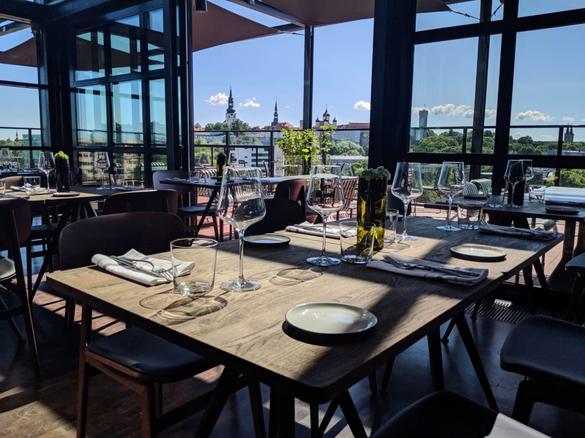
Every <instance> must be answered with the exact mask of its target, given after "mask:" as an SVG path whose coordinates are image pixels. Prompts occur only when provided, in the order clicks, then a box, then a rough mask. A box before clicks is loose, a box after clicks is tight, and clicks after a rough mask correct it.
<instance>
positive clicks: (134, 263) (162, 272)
mask: <svg viewBox="0 0 585 438" xmlns="http://www.w3.org/2000/svg"><path fill="white" fill-rule="evenodd" d="M111 258H112V259H113V260H115V261H117V262H118V263H121V264H123V265H126V266H130V267H132V268H134V269H136V270H138V271H142V272H146V273H148V274H154V275H155V276H158V277H162V278H164V279H165V280H168V281H172V280H173V274H172V273H171V269H164V268H157V267H156V266H155V265H154V263H152V262H151V261H149V260H139V259H131V258H128V257H122V256H111ZM138 263H146V264H148V265H150V266H151V269H150V270H147V269H141V268H140V267H139V266H138Z"/></svg>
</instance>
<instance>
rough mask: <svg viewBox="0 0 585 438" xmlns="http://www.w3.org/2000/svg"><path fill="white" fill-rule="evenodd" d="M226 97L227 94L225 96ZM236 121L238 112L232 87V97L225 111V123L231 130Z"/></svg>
mask: <svg viewBox="0 0 585 438" xmlns="http://www.w3.org/2000/svg"><path fill="white" fill-rule="evenodd" d="M224 96H225V94H224ZM235 121H236V110H235V108H234V98H233V96H232V88H231V87H230V97H229V98H228V107H227V110H226V111H225V122H226V123H227V125H228V127H230V128H231V126H232V123H234V122H235Z"/></svg>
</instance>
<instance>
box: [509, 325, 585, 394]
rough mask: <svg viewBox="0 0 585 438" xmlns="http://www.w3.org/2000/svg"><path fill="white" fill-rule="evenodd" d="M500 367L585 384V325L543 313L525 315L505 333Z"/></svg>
mask: <svg viewBox="0 0 585 438" xmlns="http://www.w3.org/2000/svg"><path fill="white" fill-rule="evenodd" d="M500 362H501V365H502V368H503V369H505V370H507V371H512V372H515V373H519V374H523V375H525V376H528V377H532V378H544V379H549V380H550V379H553V380H557V381H561V382H564V383H568V384H571V385H574V384H578V385H585V366H584V364H585V327H581V326H578V325H576V324H572V323H569V322H566V321H561V320H559V319H554V318H549V317H545V316H531V317H529V318H526V319H525V320H524V321H522V322H521V323H520V324H518V325H517V326H516V328H514V330H512V332H511V333H510V334H509V335H508V338H507V339H506V342H504V346H503V347H502V351H501V353H500Z"/></svg>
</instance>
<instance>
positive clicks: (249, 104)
mask: <svg viewBox="0 0 585 438" xmlns="http://www.w3.org/2000/svg"><path fill="white" fill-rule="evenodd" d="M239 106H241V107H244V108H259V107H260V102H258V101H257V100H256V98H255V97H252V98H251V99H246V100H245V102H244V103H241V102H240V104H239Z"/></svg>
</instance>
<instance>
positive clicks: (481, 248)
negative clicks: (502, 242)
mask: <svg viewBox="0 0 585 438" xmlns="http://www.w3.org/2000/svg"><path fill="white" fill-rule="evenodd" d="M449 251H451V254H453V255H454V256H455V257H459V258H462V259H465V260H476V261H479V262H499V261H502V260H504V259H505V258H506V253H505V252H504V251H502V250H500V249H498V248H494V247H492V246H485V245H476V244H473V243H464V244H462V245H457V246H453V247H452V248H449Z"/></svg>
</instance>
